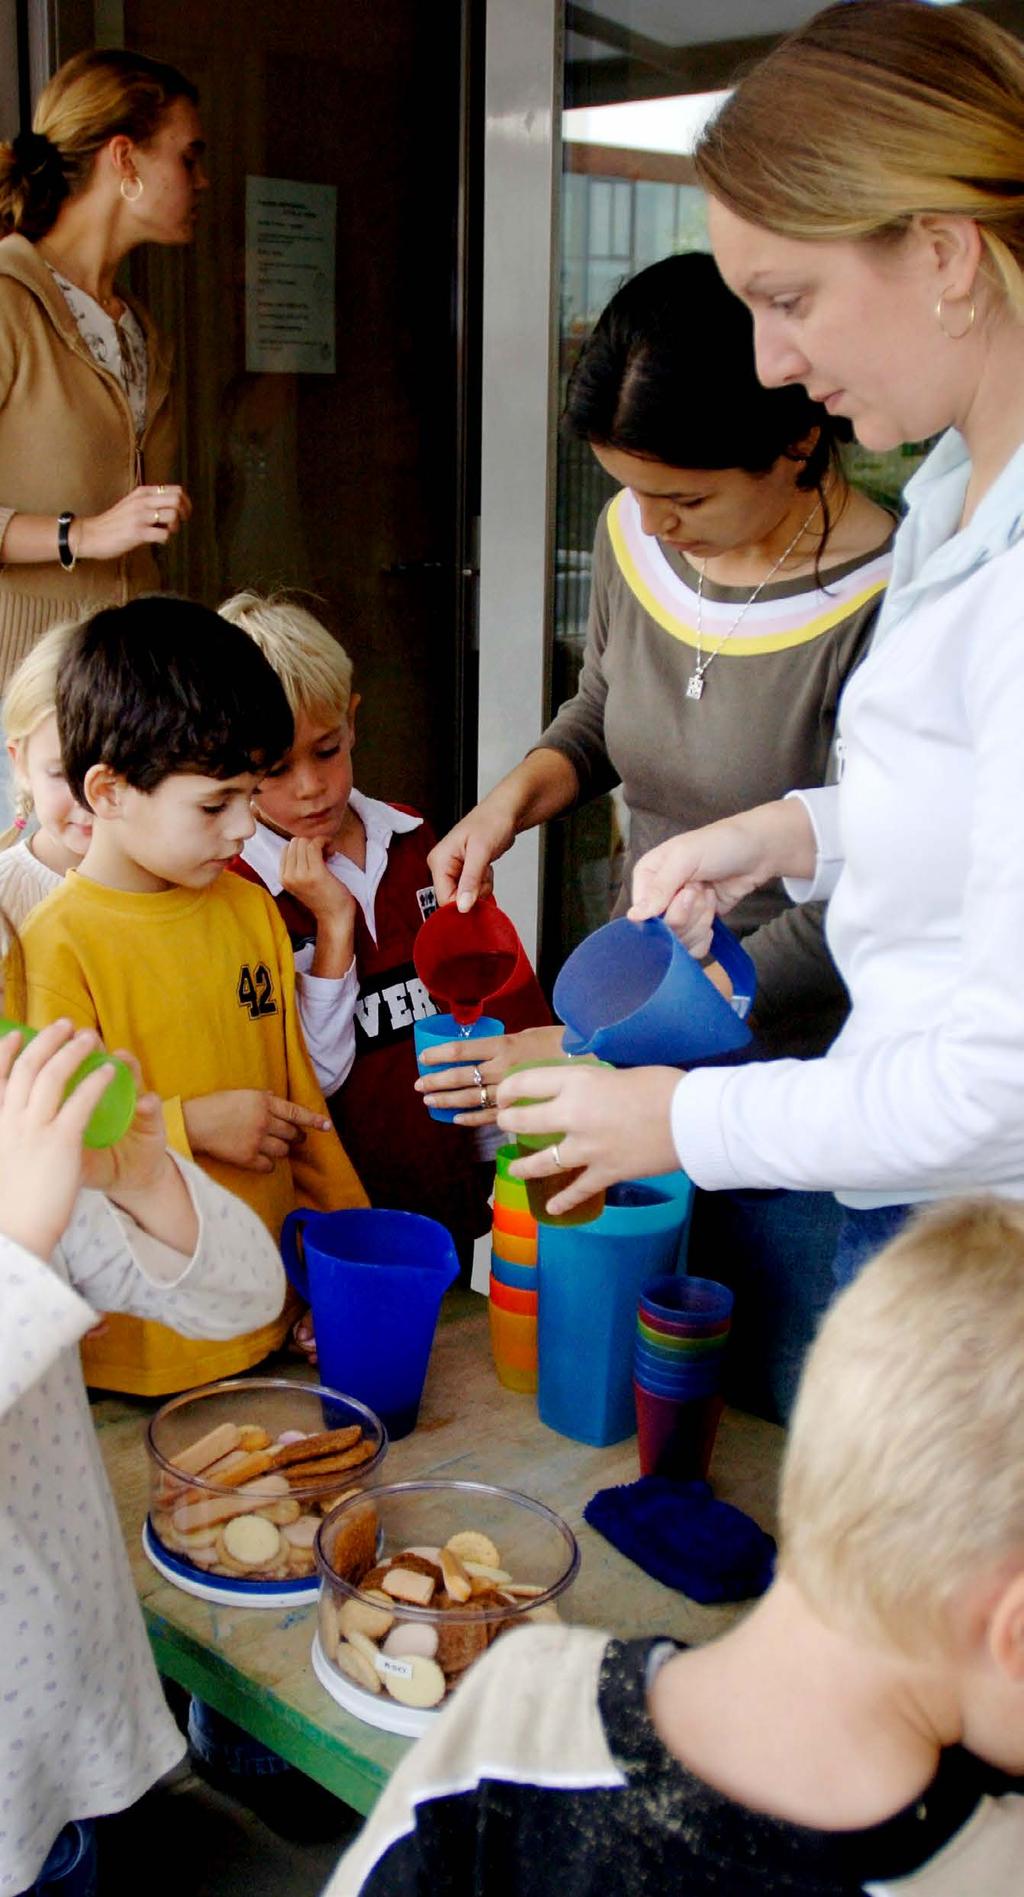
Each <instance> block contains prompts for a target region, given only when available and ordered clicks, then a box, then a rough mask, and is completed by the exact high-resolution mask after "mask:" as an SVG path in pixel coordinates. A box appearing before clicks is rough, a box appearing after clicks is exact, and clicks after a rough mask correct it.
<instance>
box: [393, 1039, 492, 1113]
mask: <svg viewBox="0 0 1024 1897" xmlns="http://www.w3.org/2000/svg"><path fill="white" fill-rule="evenodd" d="M504 1032H505V1023H504V1021H496V1020H495V1019H494V1016H493V1015H490V1014H482V1015H481V1016H480V1019H479V1021H474V1022H473V1024H472V1026H471V1027H464V1026H462V1025H461V1024H460V1023H459V1022H458V1021H456V1019H455V1016H454V1015H453V1014H428V1016H427V1018H426V1020H425V1021H415V1022H414V1023H413V1030H412V1038H413V1042H414V1044H415V1048H416V1065H417V1067H418V1068H419V1070H420V1073H421V1074H436V1073H437V1072H438V1069H437V1068H436V1067H424V1065H423V1062H422V1060H421V1059H420V1055H421V1054H423V1053H425V1052H426V1050H427V1048H428V1047H436V1046H437V1045H438V1043H439V1042H440V1041H465V1042H466V1043H467V1045H469V1046H470V1047H471V1046H472V1043H473V1042H474V1041H480V1040H483V1039H485V1038H486V1037H489V1036H490V1035H492V1034H493V1035H498V1034H504ZM451 1065H452V1066H453V1067H469V1068H473V1067H475V1066H476V1061H475V1059H474V1057H473V1054H472V1053H471V1052H467V1054H466V1058H465V1060H464V1061H454V1060H453V1061H452V1063H451ZM465 1084H466V1086H467V1087H468V1086H469V1085H470V1082H469V1080H467V1081H466V1083H465ZM425 1097H426V1098H427V1099H429V1098H430V1096H429V1094H427V1095H426V1096H425ZM459 1111H460V1112H461V1113H472V1111H473V1109H472V1107H460V1108H459ZM427 1112H428V1113H429V1115H430V1117H431V1119H432V1120H444V1121H446V1122H447V1123H448V1124H449V1125H450V1124H451V1122H452V1121H453V1120H454V1119H455V1117H456V1115H455V1108H454V1107H428V1108H427Z"/></svg>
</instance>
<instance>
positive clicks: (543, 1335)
mask: <svg viewBox="0 0 1024 1897" xmlns="http://www.w3.org/2000/svg"><path fill="white" fill-rule="evenodd" d="M686 1211H687V1208H686V1204H685V1202H684V1201H683V1200H681V1199H679V1198H677V1197H676V1198H673V1197H670V1196H669V1194H668V1193H666V1192H662V1191H660V1190H659V1189H658V1188H657V1187H655V1186H651V1185H649V1184H647V1182H646V1181H640V1180H627V1181H626V1182H625V1183H624V1184H623V1185H620V1186H612V1187H610V1188H609V1190H608V1194H607V1198H606V1201H605V1209H604V1211H603V1212H602V1213H601V1216H600V1218H597V1219H595V1220H594V1221H593V1223H592V1224H590V1225H572V1226H561V1225H542V1226H541V1227H540V1230H539V1234H538V1241H539V1242H538V1248H537V1271H538V1290H539V1292H540V1306H539V1310H538V1330H537V1344H538V1351H539V1358H540V1375H539V1381H538V1391H537V1400H538V1408H539V1411H540V1417H541V1421H542V1422H544V1423H546V1424H547V1425H548V1427H549V1429H556V1430H558V1431H559V1432H560V1433H561V1435H563V1436H570V1437H572V1439H573V1440H574V1441H575V1442H585V1443H592V1444H593V1445H595V1446H596V1447H600V1446H603V1445H604V1444H606V1443H614V1442H622V1441H623V1439H624V1438H625V1437H627V1436H631V1435H632V1434H633V1431H634V1429H635V1428H636V1415H635V1408H634V1402H633V1343H634V1338H635V1335H636V1305H637V1298H638V1296H639V1293H640V1288H641V1286H642V1285H643V1284H645V1283H646V1282H647V1280H648V1278H649V1277H650V1274H651V1272H652V1270H653V1271H655V1272H657V1271H659V1270H661V1271H664V1270H665V1269H666V1268H667V1267H668V1266H670V1265H671V1264H672V1263H673V1262H674V1259H675V1256H676V1252H677V1250H678V1247H679V1233H680V1230H681V1228H682V1224H683V1221H684V1219H685V1217H686Z"/></svg>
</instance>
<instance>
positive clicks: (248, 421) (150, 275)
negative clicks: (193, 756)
mask: <svg viewBox="0 0 1024 1897" xmlns="http://www.w3.org/2000/svg"><path fill="white" fill-rule="evenodd" d="M475 11H476V9H475V7H473V6H471V4H470V0H467V4H466V6H465V7H463V6H462V5H461V4H459V3H456V4H452V5H447V6H443V7H437V8H433V7H431V8H425V7H423V6H421V5H418V4H417V0H389V4H388V5H387V6H383V7H382V6H380V5H379V4H376V0H346V4H345V5H344V6H338V5H337V4H336V3H335V0H306V4H304V5H303V6H301V7H281V6H279V5H276V4H274V0H245V4H244V5H243V4H241V0H222V3H221V4H218V5H216V6H189V7H183V6H182V5H180V0H124V3H123V5H122V4H114V3H113V0H96V4H95V6H94V7H86V6H83V3H82V0H57V26H58V32H57V36H56V56H57V58H66V57H67V56H68V54H69V53H71V52H73V51H75V50H77V48H78V47H79V46H81V45H84V44H90V43H99V44H104V43H106V44H124V45H127V46H129V47H134V48H137V49H138V50H140V51H142V52H145V53H147V54H150V55H153V56H154V57H157V58H161V59H168V60H171V61H173V62H174V64H176V65H178V66H180V67H181V68H182V70H183V71H185V72H186V73H187V74H188V75H189V76H190V77H191V78H192V79H193V80H194V81H195V83H196V84H197V86H198V88H199V92H200V109H201V112H202V116H203V120H204V127H205V132H206V138H207V142H208V148H209V159H208V169H209V172H210V176H211V188H210V190H209V192H208V193H207V194H206V197H205V200H204V202H203V205H202V210H201V216H200V222H199V229H198V235H197V238H196V241H195V244H194V247H193V248H192V250H191V251H190V252H188V253H186V254H184V255H183V254H182V253H181V252H179V251H175V250H159V249H156V248H153V247H151V248H149V249H147V250H141V251H138V252H136V253H135V254H134V257H133V259H132V266H131V270H132V279H133V282H134V284H135V287H136V288H137V290H138V292H139V294H140V295H141V296H142V298H143V299H144V301H145V302H146V303H147V305H148V306H149V308H150V310H151V312H152V314H153V316H154V317H155V319H156V321H157V323H158V325H159V326H160V328H161V329H162V330H163V331H164V332H165V333H166V334H168V335H169V336H170V337H171V338H172V339H173V342H174V345H175V352H176V374H177V387H178V393H179V408H180V415H181V435H182V449H181V455H182V458H181V466H182V471H183V478H184V479H185V481H186V483H187V486H188V488H189V490H190V492H191V495H192V499H193V503H194V513H193V518H192V521H191V523H190V525H189V528H188V530H187V532H186V533H184V534H182V536H181V539H180V541H179V542H178V543H177V544H176V545H175V547H174V549H173V553H172V554H171V557H170V558H169V560H168V564H167V570H166V578H167V582H168V584H169V585H171V586H172V587H175V588H177V589H179V590H182V591H187V592H188V593H190V594H192V595H194V596H196V597H199V598H201V599H204V600H206V601H209V602H211V603H215V602H216V601H218V600H219V599H221V598H223V597H224V596H225V594H227V593H229V592H231V591H233V590H235V589H237V588H239V587H243V586H256V587H258V588H261V589H266V588H275V587H282V586H287V587H297V588H301V589H303V590H304V591H307V592H308V593H310V594H312V595H313V599H312V602H311V603H312V605H313V608H314V610H316V611H317V612H318V613H319V614H320V615H321V617H323V619H324V620H325V621H326V623H327V624H328V625H329V626H330V628H331V630H332V631H333V632H334V633H335V634H336V635H337V637H338V638H340V639H341V640H342V642H343V643H344V644H345V646H346V647H347V648H348V650H349V651H350V653H351V654H352V656H353V658H354V661H355V666H356V682H357V686H358V689H359V690H360V692H361V693H362V694H363V709H362V711H361V714H360V721H359V722H360V733H359V748H358V755H357V765H356V769H357V781H358V783H359V784H360V786H361V788H363V789H365V790H367V791H368V792H371V793H372V794H376V795H384V796H387V797H390V798H397V799H398V800H400V801H402V802H405V803H410V804H413V805H415V806H416V807H417V808H419V809H421V810H422V811H423V812H424V813H425V814H426V815H427V816H428V817H429V819H430V820H431V822H432V823H433V824H434V825H435V826H436V827H439V828H442V827H446V826H447V824H448V823H449V822H450V821H451V819H452V817H453V816H454V815H455V813H456V810H457V808H458V807H459V806H460V805H461V804H463V803H464V801H465V799H466V795H467V792H466V790H465V788H464V786H463V784H462V781H461V780H462V775H463V772H462V765H463V756H464V747H466V746H467V745H472V744H473V741H474V732H473V722H472V717H471V715H470V714H471V712H473V711H474V710H475V680H474V678H473V677H472V675H471V672H470V667H471V665H472V654H471V650H470V647H471V640H470V636H469V628H470V625H471V621H472V615H473V610H474V607H475V598H474V583H475V581H474V573H473V571H472V569H473V567H474V560H473V557H472V552H471V544H472V543H471V520H470V516H471V514H472V512H473V511H474V497H473V495H472V492H471V491H469V488H468V486H467V467H471V466H472V460H473V456H472V444H470V453H469V454H467V445H466V438H467V430H468V422H467V414H466V402H465V383H466V374H467V370H466V362H465V323H464V310H465V298H466V269H465V233H466V229H467V222H468V215H469V213H468V206H469V194H468V179H467V161H466V143H467V141H466V133H465V126H466V123H467V120H466V116H465V113H466V91H465V87H464V72H465V73H468V69H469V39H470V21H471V15H473V14H475ZM87 14H88V15H89V16H90V17H89V18H88V19H87V18H86V17H85V16H86V15H87ZM283 203H284V204H286V205H290V207H291V209H290V214H291V215H293V216H294V217H297V218H306V219H309V220H317V219H318V220H319V224H318V229H319V231H320V233H321V235H324V236H326V237H328V238H329V243H330V244H333V251H334V261H333V266H331V265H330V263H329V262H328V263H327V264H325V265H324V267H323V269H322V270H321V271H320V272H319V275H320V276H321V277H322V281H320V282H319V283H318V286H317V291H316V298H315V301H316V309H315V311H314V317H313V319H312V320H311V326H310V327H309V329H308V334H307V333H306V332H302V333H300V334H299V336H298V341H297V344H296V347H295V349H294V350H293V352H292V354H291V355H289V354H288V352H287V351H278V352H277V353H276V354H275V352H274V349H273V348H272V347H271V346H270V345H271V344H273V340H274V335H273V328H272V325H268V323H267V322H266V321H265V320H264V317H265V309H264V315H263V316H261V315H260V314H259V313H256V314H255V315H254V307H255V303H256V302H258V301H259V300H260V298H261V295H262V291H263V289H264V288H265V287H266V279H265V278H260V277H259V276H258V271H257V265H256V261H255V258H254V250H253V229H254V224H253V219H254V216H257V215H262V214H263V212H264V211H265V210H267V208H268V207H269V208H270V209H271V210H273V209H274V207H275V206H276V207H278V209H280V207H281V206H282V204H283ZM247 205H248V226H247ZM247 229H248V244H247ZM323 254H324V255H326V256H327V257H328V258H329V255H330V250H329V245H328V246H327V248H326V249H325V251H324V253H323ZM261 323H262V328H261V327H260V324H261ZM254 325H255V327H254ZM317 325H319V328H317ZM314 340H315V342H316V347H317V348H319V349H321V350H322V358H321V359H320V360H317V359H316V358H315V354H314V349H313V342H314Z"/></svg>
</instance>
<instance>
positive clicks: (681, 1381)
mask: <svg viewBox="0 0 1024 1897" xmlns="http://www.w3.org/2000/svg"><path fill="white" fill-rule="evenodd" d="M633 1371H634V1375H635V1376H636V1377H637V1379H638V1381H639V1382H641V1383H658V1384H660V1385H662V1386H664V1387H667V1388H671V1389H673V1390H678V1391H686V1392H687V1393H689V1392H691V1391H693V1390H704V1389H711V1390H716V1389H717V1388H718V1385H719V1383H720V1381H721V1376H722V1358H721V1356H720V1355H719V1356H717V1357H707V1358H701V1359H698V1361H697V1362H696V1363H687V1364H678V1365H677V1364H666V1363H662V1362H661V1361H660V1360H659V1359H658V1358H656V1357H652V1356H650V1355H649V1353H648V1352H647V1351H645V1350H641V1349H637V1350H635V1351H634V1353H633Z"/></svg>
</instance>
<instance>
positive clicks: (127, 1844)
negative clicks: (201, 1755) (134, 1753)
mask: <svg viewBox="0 0 1024 1897" xmlns="http://www.w3.org/2000/svg"><path fill="white" fill-rule="evenodd" d="M168 1699H169V1700H170V1701H171V1704H172V1709H173V1710H174V1712H175V1714H176V1716H177V1717H178V1720H179V1723H181V1721H182V1718H183V1713H184V1696H183V1695H178V1694H177V1692H176V1690H175V1689H173V1688H172V1689H171V1690H170V1691H169V1693H168ZM296 1782H297V1788H298V1792H299V1795H300V1796H301V1793H302V1788H303V1787H304V1786H306V1785H307V1783H308V1781H306V1780H303V1779H301V1778H298V1775H296ZM313 1796H314V1798H315V1799H316V1801H317V1810H316V1818H317V1820H318V1822H317V1824H316V1836H317V1840H318V1841H317V1842H316V1843H295V1842H293V1840H292V1839H290V1838H284V1837H281V1836H280V1835H279V1834H278V1833H277V1832H276V1831H273V1830H271V1829H270V1828H269V1826H268V1825H266V1824H264V1823H263V1822H262V1821H261V1820H260V1819H259V1818H257V1817H256V1816H255V1814H254V1813H253V1812H252V1811H249V1810H248V1809H247V1808H246V1806H244V1805H242V1804H240V1803H239V1802H238V1800H237V1799H235V1798H233V1797H232V1796H231V1795H230V1794H228V1793H226V1792H223V1791H220V1790H215V1789H214V1788H213V1787H212V1786H211V1785H208V1784H207V1783H206V1782H205V1781H204V1780H203V1779H202V1778H201V1777H199V1776H198V1775H197V1774H196V1773H195V1772H194V1771H193V1770H192V1767H191V1765H190V1764H189V1763H188V1762H187V1761H186V1763H184V1764H183V1765H181V1766H180V1767H179V1768H178V1770H177V1771H176V1772H173V1773H171V1774H169V1775H168V1777H167V1778H166V1779H164V1780H162V1781H161V1783H160V1784H159V1785H156V1786H154V1788H153V1790H152V1791H151V1792H149V1793H148V1794H147V1796H146V1797H145V1798H143V1799H140V1801H139V1803H138V1804H137V1805H134V1806H133V1807H132V1808H131V1810H130V1811H124V1812H119V1813H118V1814H117V1816H116V1817H112V1818H101V1819H100V1820H99V1824H98V1826H97V1831H98V1838H99V1873H100V1886H99V1897H143V1894H144V1897H319V1894H320V1892H321V1891H322V1890H323V1887H324V1885H325V1884H326V1882H327V1879H328V1877H329V1876H330V1874H331V1872H332V1871H333V1869H334V1866H335V1865H336V1863H337V1862H338V1859H339V1857H340V1856H341V1854H342V1852H343V1851H344V1849H345V1847H346V1845H347V1844H348V1843H349V1842H350V1840H351V1839H352V1838H353V1837H354V1835H355V1833H356V1831H357V1830H358V1828H359V1825H360V1824H361V1822H362V1820H361V1819H360V1818H359V1816H358V1814H357V1813H355V1812H352V1811H349V1809H348V1807H347V1806H345V1805H343V1804H341V1802H340V1801H339V1800H337V1799H333V1798H331V1797H330V1796H329V1794H328V1793H326V1792H320V1791H319V1790H318V1789H317V1790H315V1791H314V1793H313ZM325 1833H326V1834H328V1835H324V1834H325Z"/></svg>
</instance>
